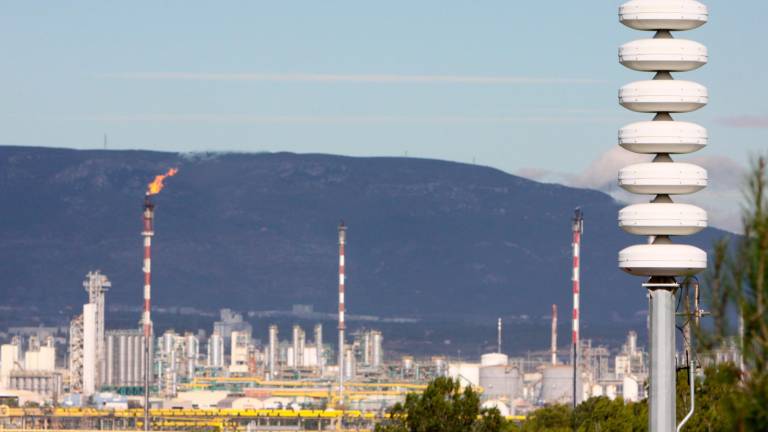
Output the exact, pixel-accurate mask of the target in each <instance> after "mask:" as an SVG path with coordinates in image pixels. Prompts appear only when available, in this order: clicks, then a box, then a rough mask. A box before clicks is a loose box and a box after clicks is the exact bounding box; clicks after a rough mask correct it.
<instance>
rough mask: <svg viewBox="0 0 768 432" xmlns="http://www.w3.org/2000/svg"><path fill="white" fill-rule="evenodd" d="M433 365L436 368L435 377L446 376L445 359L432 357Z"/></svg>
mask: <svg viewBox="0 0 768 432" xmlns="http://www.w3.org/2000/svg"><path fill="white" fill-rule="evenodd" d="M432 365H433V366H434V367H435V375H437V376H444V375H445V374H446V372H447V363H446V362H445V357H441V356H435V357H432Z"/></svg>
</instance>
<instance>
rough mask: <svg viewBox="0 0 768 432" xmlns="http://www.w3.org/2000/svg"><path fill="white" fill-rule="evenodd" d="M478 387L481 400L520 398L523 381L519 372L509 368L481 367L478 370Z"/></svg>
mask: <svg viewBox="0 0 768 432" xmlns="http://www.w3.org/2000/svg"><path fill="white" fill-rule="evenodd" d="M480 387H482V388H483V395H482V397H483V399H501V398H504V399H507V400H512V399H515V398H517V397H520V392H521V389H522V388H523V380H522V376H521V375H520V372H519V371H518V370H517V368H515V367H510V366H483V367H481V368H480Z"/></svg>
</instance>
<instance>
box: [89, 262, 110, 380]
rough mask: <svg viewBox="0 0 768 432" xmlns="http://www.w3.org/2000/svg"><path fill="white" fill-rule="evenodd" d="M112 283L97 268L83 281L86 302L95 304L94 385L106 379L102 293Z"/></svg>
mask: <svg viewBox="0 0 768 432" xmlns="http://www.w3.org/2000/svg"><path fill="white" fill-rule="evenodd" d="M111 287H112V283H111V282H110V281H109V279H107V277H106V276H105V275H103V274H101V273H100V272H99V270H96V271H93V272H88V274H86V275H85V280H84V281H83V288H85V292H87V293H88V303H92V304H94V305H96V359H95V365H96V383H95V385H96V387H97V388H98V387H100V386H101V385H102V384H104V382H105V381H106V367H107V350H106V345H105V341H106V338H105V335H104V307H105V306H104V295H105V294H106V292H107V291H108V290H109V288H111Z"/></svg>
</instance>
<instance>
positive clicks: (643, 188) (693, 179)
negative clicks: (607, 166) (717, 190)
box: [619, 162, 707, 195]
mask: <svg viewBox="0 0 768 432" xmlns="http://www.w3.org/2000/svg"><path fill="white" fill-rule="evenodd" d="M619 186H621V187H622V188H624V189H625V190H626V191H628V192H631V193H636V194H649V195H656V194H690V193H694V192H697V191H699V190H701V189H703V188H704V187H706V186H707V170H705V169H704V168H702V167H700V166H698V165H693V164H688V163H682V162H663V163H641V164H634V165H629V166H627V167H624V168H622V169H621V170H620V171H619Z"/></svg>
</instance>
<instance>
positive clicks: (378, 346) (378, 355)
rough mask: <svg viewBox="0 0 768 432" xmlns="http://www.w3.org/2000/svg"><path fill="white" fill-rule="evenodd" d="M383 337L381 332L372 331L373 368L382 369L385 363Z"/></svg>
mask: <svg viewBox="0 0 768 432" xmlns="http://www.w3.org/2000/svg"><path fill="white" fill-rule="evenodd" d="M382 342H383V337H382V334H381V332H380V331H378V330H373V331H371V344H372V347H371V356H372V359H371V366H373V367H381V365H382V364H383V363H384V348H383V345H382Z"/></svg>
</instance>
